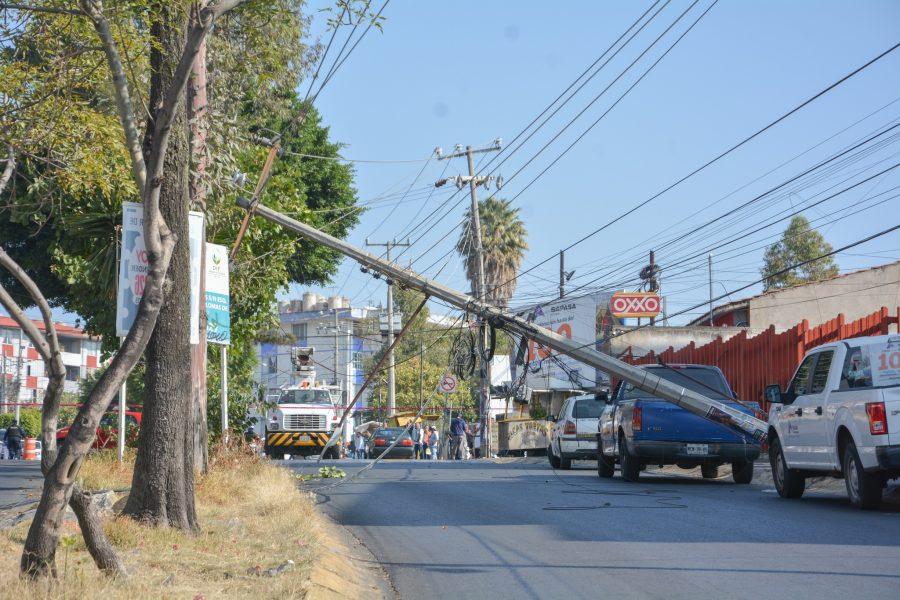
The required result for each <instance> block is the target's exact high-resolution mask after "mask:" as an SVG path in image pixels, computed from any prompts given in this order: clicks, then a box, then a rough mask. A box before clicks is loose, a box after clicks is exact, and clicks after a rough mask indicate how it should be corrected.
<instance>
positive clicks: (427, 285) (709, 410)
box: [237, 198, 767, 441]
mask: <svg viewBox="0 0 900 600" xmlns="http://www.w3.org/2000/svg"><path fill="white" fill-rule="evenodd" d="M237 203H238V206H241V207H243V208H245V209H248V208H250V202H249V201H247V200H244V199H243V198H239V199H238V201H237ZM255 214H256V215H258V216H260V217H263V218H264V219H267V220H269V221H272V222H273V223H277V224H278V225H281V226H282V227H284V228H286V229H290V230H291V231H294V232H296V233H298V234H300V235H301V236H303V237H305V238H307V239H309V240H312V241H314V242H318V243H320V244H322V245H323V246H327V247H328V248H331V249H333V250H337V251H338V252H340V253H342V254H344V255H345V256H349V257H350V258H352V259H353V260H355V261H357V262H358V263H360V264H361V265H365V266H366V267H369V268H370V269H374V270H376V271H379V272H381V273H383V274H384V275H386V276H387V277H388V278H390V279H393V280H394V281H400V282H402V283H403V284H404V285H405V286H407V287H411V288H413V289H416V290H418V291H420V292H422V293H424V294H425V295H427V296H433V297H435V298H439V299H441V300H444V301H445V302H447V303H448V304H452V305H453V306H456V307H458V308H460V309H462V310H466V311H468V312H471V313H475V314H478V315H480V316H481V317H482V318H484V319H486V320H487V321H488V322H489V323H491V324H492V325H494V326H495V327H501V328H503V329H506V330H507V331H510V332H512V333H516V334H518V335H521V336H524V337H526V338H528V339H533V340H535V341H536V342H538V343H540V344H541V345H543V346H546V347H548V348H551V349H553V350H556V351H557V352H561V353H562V354H565V355H567V356H571V357H572V358H574V359H576V360H578V361H580V362H583V363H585V364H587V365H590V366H592V367H594V368H597V369H600V370H601V371H604V372H606V373H609V374H610V375H612V376H615V377H617V378H619V379H622V380H624V381H627V382H628V383H630V384H631V385H633V386H634V387H636V388H638V389H640V390H643V391H645V392H648V393H650V394H652V395H654V396H656V397H658V398H663V399H665V400H668V401H669V402H673V403H675V404H677V405H678V406H681V407H682V408H684V409H686V410H689V411H690V412H692V413H694V414H696V415H699V416H701V417H704V418H707V419H712V420H714V421H718V422H720V423H722V424H724V425H726V426H729V427H731V428H733V429H736V430H738V431H740V432H742V433H746V434H749V435H750V436H752V437H753V438H755V439H757V440H759V441H762V440H764V439H765V437H766V431H767V424H766V422H765V421H762V420H760V419H757V418H756V417H753V416H750V415H748V414H745V413H743V412H741V411H739V410H737V409H735V408H733V407H731V406H728V405H727V404H724V403H722V402H719V401H718V400H714V399H712V398H707V397H706V396H704V395H702V394H698V393H697V392H694V391H692V390H689V389H687V388H684V387H682V386H680V385H677V384H674V383H672V382H670V381H667V380H665V379H662V378H660V377H658V376H656V375H654V374H653V373H651V372H650V371H649V370H647V369H639V368H637V367H633V366H631V365H629V364H628V363H625V362H622V361H620V360H617V359H615V358H613V357H611V356H608V355H606V354H603V353H601V352H598V351H596V350H594V349H593V348H592V347H591V346H592V345H593V344H591V345H587V346H585V345H583V344H579V343H578V342H574V341H572V340H570V339H568V338H565V337H563V336H561V335H559V334H557V333H554V332H553V331H550V330H548V329H545V328H543V327H540V326H538V325H535V324H534V323H530V322H528V321H526V320H525V319H523V318H521V317H517V316H515V315H511V314H509V313H507V312H505V311H504V310H502V309H500V308H496V307H494V306H491V305H489V304H487V303H485V302H483V301H481V300H479V299H476V298H473V297H472V296H469V295H467V294H463V293H461V292H458V291H456V290H454V289H452V288H449V287H447V286H445V285H443V284H441V283H438V282H436V281H433V280H431V279H427V278H425V277H423V276H421V275H419V274H418V273H416V272H414V271H412V270H410V269H406V268H403V267H400V266H399V265H396V264H394V263H391V262H388V261H385V260H382V259H381V258H379V257H377V256H375V255H373V254H370V253H368V252H366V251H365V250H362V249H360V248H357V247H356V246H353V245H351V244H348V243H347V242H345V241H343V240H339V239H337V238H335V237H332V236H330V235H328V234H327V233H324V232H322V231H319V230H318V229H316V228H314V227H311V226H310V225H306V224H305V223H301V222H299V221H297V220H295V219H292V218H290V217H288V216H285V215H283V214H281V213H279V212H276V211H274V210H272V209H270V208H267V207H265V206H262V205H260V204H257V205H256V207H255Z"/></svg>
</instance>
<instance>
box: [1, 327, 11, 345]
mask: <svg viewBox="0 0 900 600" xmlns="http://www.w3.org/2000/svg"><path fill="white" fill-rule="evenodd" d="M11 342H12V331H10V330H9V329H0V343H3V344H9V343H11Z"/></svg>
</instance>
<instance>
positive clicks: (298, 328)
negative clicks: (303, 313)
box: [291, 323, 306, 342]
mask: <svg viewBox="0 0 900 600" xmlns="http://www.w3.org/2000/svg"><path fill="white" fill-rule="evenodd" d="M291 333H292V334H293V335H294V337H295V338H296V339H297V341H298V342H299V341H300V340H305V339H306V323H294V324H293V325H291Z"/></svg>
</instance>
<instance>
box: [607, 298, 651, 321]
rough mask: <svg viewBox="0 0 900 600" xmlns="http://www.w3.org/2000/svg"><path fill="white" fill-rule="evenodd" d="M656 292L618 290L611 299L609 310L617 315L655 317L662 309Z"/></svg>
mask: <svg viewBox="0 0 900 600" xmlns="http://www.w3.org/2000/svg"><path fill="white" fill-rule="evenodd" d="M661 307H662V301H661V300H660V298H659V294H657V293H655V292H616V293H615V294H613V295H612V298H610V299H609V311H610V312H611V313H612V314H613V315H615V316H616V317H620V318H622V317H655V316H657V315H659V313H660V312H661V310H662V308H661Z"/></svg>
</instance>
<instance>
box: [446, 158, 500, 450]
mask: <svg viewBox="0 0 900 600" xmlns="http://www.w3.org/2000/svg"><path fill="white" fill-rule="evenodd" d="M499 150H500V140H497V141H496V142H495V143H494V144H493V145H491V146H489V147H487V148H479V149H477V150H473V149H472V146H466V150H465V152H454V153H452V154H447V155H444V156H441V157H440V158H439V159H438V160H446V159H448V158H454V157H457V156H463V155H465V157H466V163H467V165H468V167H469V176H468V177H466V178H464V179H465V181H463V180H462V179H460V180H459V182H460V183H463V182H465V183H468V184H469V198H470V200H471V204H470V209H469V212H470V214H471V217H472V222H471V225H470V227H471V231H472V248H473V253H474V254H475V281H474V282H473V284H474V285H473V287H474V288H475V289H473V290H472V293H473V294H474V295H475V297H476V298H478V299H479V300H481V301H483V302H488V301H489V300H488V296H489V292H490V290H488V289H487V288H486V287H485V280H484V246H483V245H482V238H481V215H480V214H479V210H478V186H479V185H486V184H487V183H489V182H490V181H491V178H489V177H476V176H475V163H474V161H473V158H472V157H473V155H474V154H480V153H484V152H498V151H499ZM438 183H440V182H438ZM488 343H489V342H488V328H487V326H486V323H485V322H484V321H482V322H481V323H480V326H479V335H478V357H479V360H478V363H479V369H478V378H479V382H480V385H479V396H480V407H479V417H480V421H481V448H482V451H483V452H484V455H485V456H487V457H490V456H492V453H493V448H491V416H490V412H491V363H490V361H489V360H485V359H486V358H487V350H486V348H487V345H488Z"/></svg>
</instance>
